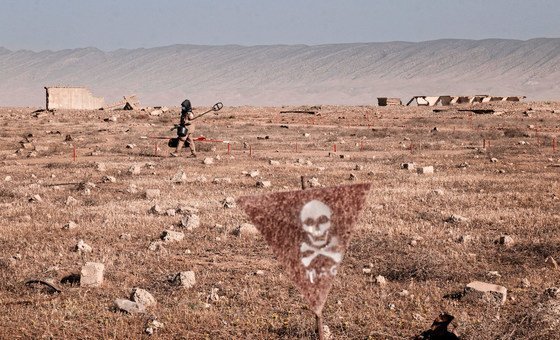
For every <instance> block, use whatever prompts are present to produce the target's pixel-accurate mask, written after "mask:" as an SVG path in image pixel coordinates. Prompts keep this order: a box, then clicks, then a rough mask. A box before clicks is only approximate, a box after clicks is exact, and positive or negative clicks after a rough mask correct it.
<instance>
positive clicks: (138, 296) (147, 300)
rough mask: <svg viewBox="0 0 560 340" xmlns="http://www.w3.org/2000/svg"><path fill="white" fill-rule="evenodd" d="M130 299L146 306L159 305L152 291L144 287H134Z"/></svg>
mask: <svg viewBox="0 0 560 340" xmlns="http://www.w3.org/2000/svg"><path fill="white" fill-rule="evenodd" d="M130 299H131V300H132V301H134V302H136V303H137V304H139V305H142V306H144V307H151V306H155V305H157V301H156V299H155V298H154V296H153V295H152V294H150V292H148V291H147V290H144V289H142V288H133V289H132V293H131V294H130Z"/></svg>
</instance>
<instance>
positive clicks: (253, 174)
mask: <svg viewBox="0 0 560 340" xmlns="http://www.w3.org/2000/svg"><path fill="white" fill-rule="evenodd" d="M259 174H260V172H259V170H251V171H249V172H248V173H247V176H249V177H251V178H255V177H257V176H259Z"/></svg>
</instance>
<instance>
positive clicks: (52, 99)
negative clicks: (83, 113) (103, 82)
mask: <svg viewBox="0 0 560 340" xmlns="http://www.w3.org/2000/svg"><path fill="white" fill-rule="evenodd" d="M45 90H46V107H45V108H46V109H47V111H51V110H55V109H67V110H97V109H100V108H102V107H103V105H105V100H104V99H103V98H98V97H94V96H93V95H92V94H91V92H90V91H89V90H88V89H86V88H85V87H63V86H48V87H45Z"/></svg>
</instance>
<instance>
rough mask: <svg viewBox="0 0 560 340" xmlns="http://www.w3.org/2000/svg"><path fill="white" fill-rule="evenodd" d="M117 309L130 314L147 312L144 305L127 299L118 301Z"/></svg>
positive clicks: (116, 302) (116, 301) (116, 303)
mask: <svg viewBox="0 0 560 340" xmlns="http://www.w3.org/2000/svg"><path fill="white" fill-rule="evenodd" d="M115 307H116V308H117V309H118V310H120V311H122V312H126V313H129V314H136V313H144V312H145V311H146V309H145V307H144V306H143V305H140V304H138V303H136V302H134V301H130V300H127V299H116V300H115Z"/></svg>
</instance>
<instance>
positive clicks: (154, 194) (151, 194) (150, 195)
mask: <svg viewBox="0 0 560 340" xmlns="http://www.w3.org/2000/svg"><path fill="white" fill-rule="evenodd" d="M144 196H145V197H146V199H149V200H153V199H156V198H158V197H159V196H160V191H159V189H146V192H145V193H144Z"/></svg>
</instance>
